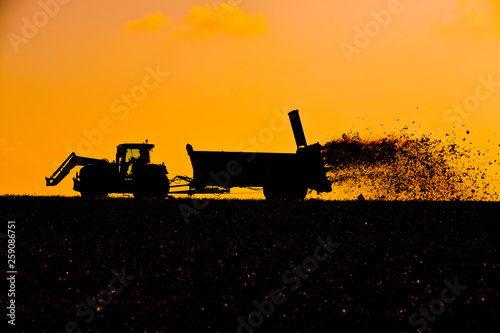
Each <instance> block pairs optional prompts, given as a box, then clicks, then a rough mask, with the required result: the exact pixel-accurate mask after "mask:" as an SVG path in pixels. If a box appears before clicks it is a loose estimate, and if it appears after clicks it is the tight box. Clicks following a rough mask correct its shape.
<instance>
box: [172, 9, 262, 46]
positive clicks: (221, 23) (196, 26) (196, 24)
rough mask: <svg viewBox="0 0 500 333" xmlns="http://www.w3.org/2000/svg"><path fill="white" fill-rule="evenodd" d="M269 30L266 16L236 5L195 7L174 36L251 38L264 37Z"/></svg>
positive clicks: (175, 31)
mask: <svg viewBox="0 0 500 333" xmlns="http://www.w3.org/2000/svg"><path fill="white" fill-rule="evenodd" d="M228 8H229V9H228ZM222 11H224V15H221V12H222ZM268 30H269V20H268V18H267V16H266V15H264V14H261V13H257V14H248V13H245V12H244V11H243V10H242V9H240V8H239V7H238V6H237V5H234V4H231V5H228V4H226V5H225V6H224V7H221V6H213V7H212V6H209V5H207V6H205V7H200V6H194V7H193V8H192V9H191V10H190V11H189V14H188V15H186V16H185V17H184V18H183V19H182V24H181V25H180V26H179V27H178V28H177V29H175V30H174V35H175V36H176V37H178V38H179V37H180V38H183V37H188V38H208V37H212V36H215V35H220V34H229V35H238V36H250V35H263V34H265V33H266V32H267V31H268Z"/></svg>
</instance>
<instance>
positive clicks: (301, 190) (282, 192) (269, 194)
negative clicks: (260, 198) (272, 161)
mask: <svg viewBox="0 0 500 333" xmlns="http://www.w3.org/2000/svg"><path fill="white" fill-rule="evenodd" d="M306 195H307V187H306V186H304V185H302V184H301V183H299V182H297V183H291V182H285V181H281V182H278V181H271V182H269V183H267V184H265V185H264V196H265V197H266V199H267V200H273V199H294V200H302V199H304V198H305V197H306Z"/></svg>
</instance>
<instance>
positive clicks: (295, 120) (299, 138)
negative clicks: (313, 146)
mask: <svg viewBox="0 0 500 333" xmlns="http://www.w3.org/2000/svg"><path fill="white" fill-rule="evenodd" d="M288 117H290V123H291V124H292V130H293V136H294V137H295V143H296V144H297V148H300V147H302V146H304V147H306V146H307V143H306V137H305V135H304V129H303V128H302V122H301V121H300V116H299V110H294V111H291V112H289V113H288Z"/></svg>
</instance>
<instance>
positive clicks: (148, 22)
mask: <svg viewBox="0 0 500 333" xmlns="http://www.w3.org/2000/svg"><path fill="white" fill-rule="evenodd" d="M169 21H171V18H170V17H169V16H166V15H163V14H162V13H160V12H156V13H152V14H148V15H146V16H145V17H144V18H143V19H138V20H135V21H130V22H127V24H125V26H124V27H123V28H124V29H131V30H141V31H158V30H160V28H162V27H163V26H164V25H166V24H167V22H169Z"/></svg>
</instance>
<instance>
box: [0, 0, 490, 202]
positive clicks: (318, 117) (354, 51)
mask: <svg viewBox="0 0 500 333" xmlns="http://www.w3.org/2000/svg"><path fill="white" fill-rule="evenodd" d="M231 3H232V4H231ZM360 31H361V32H360ZM0 35H1V36H2V38H1V39H0V109H1V110H2V111H1V112H2V121H1V122H0V194H40V195H42V194H44V195H45V194H47V195H52V194H54V195H55V194H62V195H73V194H75V192H73V191H72V180H71V178H72V176H73V175H74V172H72V174H71V177H68V178H67V179H65V180H64V181H63V182H62V183H61V184H59V185H58V186H56V187H51V188H49V187H46V186H45V180H44V177H45V176H49V175H51V174H52V172H53V171H54V168H55V167H56V166H58V165H59V164H60V163H61V162H62V161H63V160H64V159H65V158H66V157H67V156H68V155H69V152H70V150H71V151H76V152H77V153H79V154H81V155H83V156H89V157H96V158H108V159H110V160H112V159H114V154H115V149H116V145H118V144H120V143H125V142H143V141H144V140H145V139H149V142H150V143H154V144H156V148H155V150H154V152H153V162H165V163H166V165H167V168H168V170H169V172H170V175H171V176H173V175H178V174H182V175H192V170H191V165H190V162H189V157H188V156H187V154H186V151H185V145H186V143H190V144H192V145H193V147H194V148H195V149H196V150H228V151H231V150H239V149H245V150H249V151H251V150H258V151H275V152H294V151H295V142H294V139H293V135H292V131H291V128H290V126H289V124H288V123H285V125H286V126H283V127H282V129H281V130H279V131H276V132H275V133H274V136H273V138H272V139H271V140H267V141H266V142H259V147H258V148H259V149H252V147H251V146H250V145H248V144H245V143H246V142H248V141H249V137H251V136H254V137H257V136H258V134H259V133H260V131H261V130H262V129H263V128H267V127H269V126H270V123H271V121H273V118H275V117H276V113H277V112H281V113H286V112H287V111H290V110H293V109H299V110H300V113H301V117H302V122H303V125H304V129H305V133H306V138H307V139H308V142H309V143H313V142H316V141H320V142H325V141H326V140H329V139H331V138H332V137H338V136H340V135H341V134H342V133H344V132H347V131H350V130H354V131H360V132H361V133H365V132H363V131H365V129H366V128H369V130H368V131H369V132H372V133H374V134H375V135H382V134H383V132H384V131H391V130H397V129H398V128H401V127H402V126H404V125H406V124H411V125H412V126H414V127H418V130H419V131H420V132H422V133H429V132H436V131H438V130H439V129H442V130H444V131H446V132H448V131H451V130H452V129H453V126H454V125H457V126H459V128H458V130H456V132H457V135H459V136H463V135H464V132H465V130H466V129H467V130H470V131H471V134H470V135H469V136H467V140H469V141H471V142H472V144H473V145H475V146H477V147H478V149H481V150H483V151H485V150H487V149H498V143H499V142H498V133H497V134H495V133H496V131H498V130H499V129H500V116H499V115H498V114H499V113H498V110H499V106H500V65H499V64H500V62H499V59H500V1H498V0H477V1H474V0H467V1H465V0H463V1H456V0H444V1H440V2H439V3H437V2H436V1H431V0H422V1H410V0H401V1H397V0H390V1H387V0H384V1H382V0H371V1H363V2H352V3H351V2H344V1H342V2H341V1H330V0H323V1H298V0H287V1H284V0H275V1H263V0H234V1H232V2H230V4H229V5H228V4H223V3H221V2H220V1H217V0H214V1H208V2H207V1H194V0H193V1H191V0H187V1H182V3H180V2H173V1H172V2H170V1H157V0H143V1H140V2H139V1H115V0H109V1H97V0H85V1H82V0H41V1H36V0H23V1H17V0H4V1H2V2H1V4H0ZM151 73H156V74H154V75H152V74H151ZM127 95H128V96H130V97H129V100H128V102H127V99H126V98H127V97H126V96H127ZM124 96H125V97H124ZM127 103H128V104H127ZM454 106H455V107H454ZM460 107H462V110H460ZM398 119H399V121H397V120H398ZM413 122H415V124H412V123H413ZM103 123H104V124H106V126H104V128H102V125H103ZM462 124H463V125H465V127H462V126H461V125H462ZM382 125H383V126H382ZM100 126H101V127H100ZM280 128H281V127H280ZM85 133H94V137H93V142H91V140H89V139H88V138H87V137H86V135H85ZM96 133H100V134H96ZM101 134H102V136H101ZM487 139H490V140H491V142H489V143H488V142H487V141H486V140H487ZM79 148H80V149H79Z"/></svg>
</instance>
